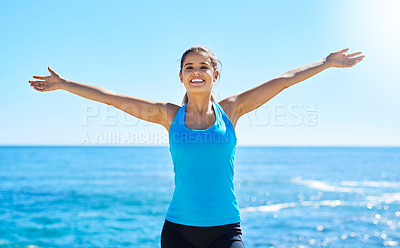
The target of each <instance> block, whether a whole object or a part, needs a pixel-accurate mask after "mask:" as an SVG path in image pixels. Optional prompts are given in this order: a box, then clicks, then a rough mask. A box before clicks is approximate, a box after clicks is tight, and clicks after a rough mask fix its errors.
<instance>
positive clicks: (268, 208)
mask: <svg viewBox="0 0 400 248" xmlns="http://www.w3.org/2000/svg"><path fill="white" fill-rule="evenodd" d="M341 205H343V201H341V200H324V201H302V202H298V203H295V202H286V203H278V204H272V205H262V206H256V207H247V208H241V209H240V211H241V212H278V211H280V210H282V209H285V208H294V207H297V206H304V207H314V208H319V207H320V206H326V207H337V206H341Z"/></svg>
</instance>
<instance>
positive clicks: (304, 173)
mask: <svg viewBox="0 0 400 248" xmlns="http://www.w3.org/2000/svg"><path fill="white" fill-rule="evenodd" d="M173 180H174V179H173V165H172V160H171V157H170V153H169V150H168V147H82V146H76V147H74V146H71V147H40V146H31V147H29V146H27V147H18V146H14V147H12V146H10V147H6V146H3V147H0V247H1V248H4V247H26V248H38V247H112V248H113V247H135V248H141V247H143V248H144V247H146V248H147V247H160V235H161V229H162V225H163V223H164V217H165V214H166V211H167V208H168V204H169V202H170V201H171V198H172V194H173V189H174V181H173ZM205 183H206V182H205ZM234 183H235V192H236V196H237V199H238V203H239V207H240V212H241V218H242V222H241V226H242V231H243V236H242V237H243V240H244V244H245V246H246V248H252V247H274V248H280V247H282V248H283V247H285V248H286V247H287V248H289V247H297V248H306V247H352V248H358V247H363V248H369V247H374V248H375V247H400V148H399V147H240V146H239V147H238V148H237V151H236V159H235V179H234Z"/></svg>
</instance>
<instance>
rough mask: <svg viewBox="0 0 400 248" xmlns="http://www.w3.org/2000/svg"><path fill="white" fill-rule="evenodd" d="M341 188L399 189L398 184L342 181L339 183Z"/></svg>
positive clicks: (399, 185)
mask: <svg viewBox="0 0 400 248" xmlns="http://www.w3.org/2000/svg"><path fill="white" fill-rule="evenodd" d="M340 185H342V186H347V187H360V186H361V187H373V188H400V183H399V182H389V181H362V182H355V181H343V182H341V183H340Z"/></svg>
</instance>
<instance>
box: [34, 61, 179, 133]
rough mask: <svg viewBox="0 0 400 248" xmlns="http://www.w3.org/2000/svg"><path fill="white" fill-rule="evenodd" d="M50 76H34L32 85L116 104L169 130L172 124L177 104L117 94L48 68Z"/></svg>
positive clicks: (115, 105)
mask: <svg viewBox="0 0 400 248" xmlns="http://www.w3.org/2000/svg"><path fill="white" fill-rule="evenodd" d="M48 70H49V72H50V76H33V78H35V79H38V80H30V81H29V83H30V84H31V86H32V87H33V88H34V89H35V90H37V91H40V92H46V91H53V90H58V89H62V90H66V91H68V92H71V93H73V94H76V95H78V96H81V97H84V98H87V99H90V100H93V101H97V102H101V103H105V104H108V105H111V106H114V107H116V108H118V109H120V110H122V111H124V112H126V113H128V114H130V115H132V116H135V117H137V118H139V119H142V120H145V121H150V122H154V123H157V124H161V125H163V126H164V127H165V128H166V129H167V130H168V129H169V126H170V124H171V122H172V121H171V120H172V118H173V117H171V116H173V110H174V109H175V108H176V107H177V106H173V105H174V104H171V103H167V102H159V101H150V100H145V99H141V98H137V97H133V96H128V95H122V94H117V93H115V92H112V91H110V90H107V89H104V88H101V87H97V86H93V85H86V84H82V83H78V82H73V81H71V80H68V79H65V78H63V77H61V76H60V75H59V74H58V73H57V72H55V71H54V70H52V69H51V68H50V67H49V68H48Z"/></svg>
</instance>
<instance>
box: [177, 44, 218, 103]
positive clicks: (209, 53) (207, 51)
mask: <svg viewBox="0 0 400 248" xmlns="http://www.w3.org/2000/svg"><path fill="white" fill-rule="evenodd" d="M198 52H200V53H204V54H205V55H207V56H208V57H209V58H210V61H211V66H212V68H213V69H214V72H215V71H217V70H218V63H219V64H220V65H221V67H222V63H221V61H219V59H218V58H217V56H215V55H214V53H213V52H212V51H211V50H210V49H209V48H208V47H206V46H201V45H196V46H192V47H190V48H189V49H187V50H186V51H185V52H184V53H183V55H182V58H181V67H180V72H181V73H182V66H183V61H184V60H185V58H186V56H187V55H188V54H189V53H198ZM219 78H220V74H219V75H218V79H219ZM188 100H189V99H188V95H187V92H186V93H185V95H184V96H183V100H182V105H185V104H186V103H187V102H188ZM211 101H213V102H215V97H214V96H213V94H211Z"/></svg>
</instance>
